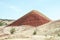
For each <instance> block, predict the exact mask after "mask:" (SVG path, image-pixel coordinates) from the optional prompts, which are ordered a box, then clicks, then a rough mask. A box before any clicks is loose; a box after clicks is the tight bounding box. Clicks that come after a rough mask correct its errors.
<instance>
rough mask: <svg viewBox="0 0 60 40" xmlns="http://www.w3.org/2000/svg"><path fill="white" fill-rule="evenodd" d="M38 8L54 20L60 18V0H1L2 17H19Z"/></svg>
mask: <svg viewBox="0 0 60 40" xmlns="http://www.w3.org/2000/svg"><path fill="white" fill-rule="evenodd" d="M31 10H38V11H40V12H42V13H43V14H45V15H46V16H47V17H49V18H50V19H52V20H58V19H60V0H0V19H18V18H20V17H22V16H23V15H25V14H27V13H28V12H29V11H31Z"/></svg>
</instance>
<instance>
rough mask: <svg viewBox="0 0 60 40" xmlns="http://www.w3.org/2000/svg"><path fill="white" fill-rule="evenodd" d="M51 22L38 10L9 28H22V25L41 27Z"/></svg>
mask: <svg viewBox="0 0 60 40" xmlns="http://www.w3.org/2000/svg"><path fill="white" fill-rule="evenodd" d="M49 21H51V20H50V19H49V18H47V17H46V16H45V15H43V14H42V13H40V12H38V11H36V10H33V11H31V12H29V13H28V14H26V15H24V16H23V17H21V18H19V19H18V20H16V21H15V22H13V23H12V24H10V25H8V26H20V25H30V26H39V25H43V24H45V23H47V22H49Z"/></svg>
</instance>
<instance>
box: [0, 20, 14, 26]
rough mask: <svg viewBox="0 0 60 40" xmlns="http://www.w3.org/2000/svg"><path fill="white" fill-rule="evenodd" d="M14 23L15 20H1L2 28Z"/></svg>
mask: <svg viewBox="0 0 60 40" xmlns="http://www.w3.org/2000/svg"><path fill="white" fill-rule="evenodd" d="M14 21H15V20H13V19H0V26H6V25H8V24H10V23H12V22H14Z"/></svg>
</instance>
